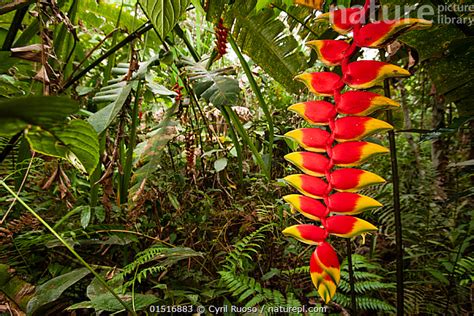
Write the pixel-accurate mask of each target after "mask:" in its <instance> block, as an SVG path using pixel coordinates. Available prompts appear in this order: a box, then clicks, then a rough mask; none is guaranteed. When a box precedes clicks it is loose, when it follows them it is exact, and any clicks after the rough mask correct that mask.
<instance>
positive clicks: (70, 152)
mask: <svg viewBox="0 0 474 316" xmlns="http://www.w3.org/2000/svg"><path fill="white" fill-rule="evenodd" d="M26 138H27V139H28V142H29V143H30V145H31V148H32V149H33V150H35V151H37V152H39V153H42V154H45V155H48V156H53V157H59V158H64V159H67V160H68V161H69V162H70V163H72V164H73V165H74V166H75V167H76V168H78V169H79V170H81V171H82V172H88V173H89V174H91V173H92V172H93V171H94V169H95V167H96V166H97V163H98V162H99V141H98V138H97V133H96V132H95V131H94V129H93V128H92V126H91V125H90V124H89V123H87V122H86V121H83V120H72V121H69V122H68V124H67V125H57V126H54V127H51V128H41V127H33V128H31V129H29V130H28V131H27V133H26Z"/></svg>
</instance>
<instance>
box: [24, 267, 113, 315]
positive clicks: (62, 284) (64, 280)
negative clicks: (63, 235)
mask: <svg viewBox="0 0 474 316" xmlns="http://www.w3.org/2000/svg"><path fill="white" fill-rule="evenodd" d="M89 273H90V271H89V270H88V269H87V268H80V269H76V270H73V271H71V272H68V273H66V274H63V275H60V276H58V277H55V278H54V279H51V280H49V281H48V282H46V283H44V284H42V285H40V286H38V287H37V289H36V292H35V295H34V296H33V297H32V298H31V300H30V301H29V302H28V306H27V315H32V314H33V313H34V312H35V311H36V310H37V309H38V308H40V307H41V306H44V305H46V304H48V303H51V302H54V301H55V300H57V299H58V298H59V297H60V296H61V294H62V293H63V292H64V291H65V290H66V289H67V288H69V287H70V286H71V285H73V284H75V283H76V282H78V281H79V280H81V279H82V278H83V277H85V276H86V275H88V274H89ZM112 300H114V299H113V298H112ZM117 304H118V302H117Z"/></svg>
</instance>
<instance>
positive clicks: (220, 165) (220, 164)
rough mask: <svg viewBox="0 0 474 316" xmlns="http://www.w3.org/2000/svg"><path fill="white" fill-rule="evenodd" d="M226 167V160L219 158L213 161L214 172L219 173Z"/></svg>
mask: <svg viewBox="0 0 474 316" xmlns="http://www.w3.org/2000/svg"><path fill="white" fill-rule="evenodd" d="M225 167H227V158H220V159H217V160H216V161H214V169H215V170H216V172H220V171H222V170H224V169H225Z"/></svg>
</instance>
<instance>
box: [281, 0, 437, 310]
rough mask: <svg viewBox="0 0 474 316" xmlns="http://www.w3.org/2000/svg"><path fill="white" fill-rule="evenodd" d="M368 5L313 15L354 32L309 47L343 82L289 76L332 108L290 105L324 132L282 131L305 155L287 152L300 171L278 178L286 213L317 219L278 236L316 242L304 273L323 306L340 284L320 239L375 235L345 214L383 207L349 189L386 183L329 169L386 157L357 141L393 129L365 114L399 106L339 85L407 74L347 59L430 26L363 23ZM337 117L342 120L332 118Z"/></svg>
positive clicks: (334, 261) (323, 75)
mask: <svg viewBox="0 0 474 316" xmlns="http://www.w3.org/2000/svg"><path fill="white" fill-rule="evenodd" d="M368 4H369V3H368V1H367V2H366V3H365V5H364V8H363V9H361V8H348V9H341V10H337V11H333V12H329V13H326V14H323V15H321V16H320V18H329V19H330V22H331V24H332V27H333V28H334V29H335V30H336V31H338V32H339V33H343V34H346V33H349V32H350V31H353V37H354V40H353V42H352V44H350V43H348V42H345V41H339V40H317V41H311V42H308V46H310V47H312V48H314V49H315V50H316V52H317V54H318V57H319V59H320V60H321V62H322V63H324V64H325V65H327V66H339V65H340V66H341V70H342V77H341V76H339V75H337V74H335V73H331V72H315V73H305V74H302V75H299V76H297V77H296V78H295V79H297V80H300V81H303V82H304V83H305V84H306V86H307V87H308V89H309V90H310V91H311V92H312V93H315V94H316V95H318V96H326V97H327V96H330V97H334V104H333V103H331V102H328V101H326V100H324V101H323V100H319V101H307V102H301V103H297V104H294V105H292V106H290V107H289V110H291V111H293V112H296V113H297V114H299V115H300V116H301V117H303V118H304V119H305V120H306V121H307V122H308V123H310V124H314V125H327V126H328V127H329V131H327V130H323V129H319V128H301V129H296V130H293V131H290V132H288V133H286V134H285V136H286V137H288V138H290V139H292V140H294V141H296V142H297V143H298V144H299V145H300V146H301V147H303V148H304V149H305V150H308V151H309V152H294V153H290V154H288V155H286V156H285V159H286V160H288V161H289V162H291V163H292V164H293V165H295V166H296V167H297V168H298V169H300V170H301V171H303V172H304V173H305V174H294V175H290V176H287V177H285V181H286V182H287V183H288V184H289V185H291V186H292V187H294V188H295V189H297V190H298V191H299V192H300V193H301V194H302V195H299V194H291V195H287V196H285V197H284V200H285V201H286V202H288V203H289V204H290V205H291V209H292V210H294V211H298V212H299V213H301V214H303V215H304V216H305V217H307V218H309V219H311V220H315V221H318V222H320V224H321V226H314V225H307V224H304V225H295V226H292V227H289V228H287V229H285V230H284V231H283V233H284V234H285V235H290V236H293V237H295V238H297V239H298V240H300V241H302V242H305V243H307V244H311V245H318V246H317V248H316V250H315V251H314V252H313V253H312V255H311V258H310V274H311V280H312V282H313V284H314V286H315V287H316V288H317V290H318V293H319V295H320V296H321V298H322V299H323V300H324V302H325V303H328V302H329V301H330V300H331V299H332V298H333V297H334V295H335V293H336V287H337V285H338V283H339V280H340V267H339V260H338V257H337V253H336V251H335V250H334V249H333V248H332V246H331V245H329V243H327V242H326V241H325V240H326V238H327V236H328V234H331V235H335V236H340V237H345V238H351V237H354V236H357V235H361V234H364V233H367V232H371V231H376V230H377V228H376V227H375V226H374V225H372V224H371V223H369V222H367V221H364V220H362V219H360V218H356V217H353V216H351V215H355V214H359V213H362V212H364V211H366V210H369V209H373V208H377V207H380V206H382V204H380V203H379V202H378V201H376V200H374V199H372V198H370V197H368V196H364V195H361V194H357V193H354V191H358V190H361V189H363V188H365V187H366V186H369V185H374V184H378V183H383V182H385V180H384V179H383V178H382V177H380V176H378V175H376V174H374V173H372V172H369V171H366V170H361V169H352V168H341V169H336V170H333V167H334V166H336V167H352V166H358V165H360V164H362V163H364V162H365V161H366V160H367V159H369V158H370V157H372V156H373V155H376V154H381V153H387V152H388V149H387V148H385V147H383V146H381V145H377V144H374V143H370V142H366V141H361V140H362V139H364V138H365V137H367V136H370V135H372V134H374V133H379V132H381V131H386V130H389V129H392V128H393V127H392V126H391V125H390V124H388V123H386V122H384V121H382V120H378V119H375V118H372V117H366V115H369V114H371V113H373V112H375V111H377V110H381V109H392V108H396V107H398V106H399V105H398V103H397V102H395V101H393V100H391V99H389V98H386V97H384V96H381V95H378V94H376V93H373V92H369V91H346V92H344V93H342V89H343V88H344V85H348V86H349V87H350V88H353V89H368V88H371V87H373V86H375V85H378V84H380V83H381V82H382V81H383V80H384V79H386V78H392V77H406V76H409V75H410V73H409V72H408V71H407V70H405V69H403V68H401V67H398V66H395V65H392V64H388V63H384V62H381V61H375V60H361V61H354V62H351V63H349V59H350V58H351V56H352V55H353V54H354V53H355V51H356V49H357V46H358V47H382V46H384V45H386V44H387V43H389V42H390V41H391V40H393V35H398V34H399V33H400V32H402V31H406V30H409V29H414V28H424V27H426V26H429V25H431V22H429V21H425V20H417V19H402V20H398V21H381V22H374V23H370V24H367V25H365V26H362V23H363V20H364V15H365V14H366V11H367V8H368ZM338 113H340V114H346V115H349V116H346V117H342V118H337V114H338ZM335 142H337V143H335ZM314 152H319V154H318V153H314ZM335 191H342V192H335ZM318 199H319V200H320V201H318ZM332 214H340V215H332ZM330 215H332V216H330Z"/></svg>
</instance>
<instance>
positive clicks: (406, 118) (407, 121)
mask: <svg viewBox="0 0 474 316" xmlns="http://www.w3.org/2000/svg"><path fill="white" fill-rule="evenodd" d="M398 88H399V90H400V95H401V99H400V105H401V107H402V111H403V122H404V128H405V129H412V128H413V124H412V121H411V117H410V108H409V106H408V103H407V99H406V89H405V86H404V85H403V84H402V85H399V87H398ZM405 137H406V139H407V142H408V145H409V146H410V149H411V152H412V154H413V157H414V158H415V167H416V168H415V170H416V172H418V174H419V175H420V176H421V177H423V176H424V170H423V169H422V168H421V158H420V146H419V145H418V144H417V143H416V142H415V140H414V138H413V134H411V133H405Z"/></svg>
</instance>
